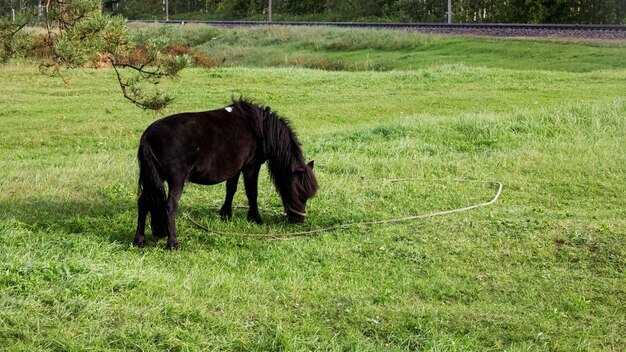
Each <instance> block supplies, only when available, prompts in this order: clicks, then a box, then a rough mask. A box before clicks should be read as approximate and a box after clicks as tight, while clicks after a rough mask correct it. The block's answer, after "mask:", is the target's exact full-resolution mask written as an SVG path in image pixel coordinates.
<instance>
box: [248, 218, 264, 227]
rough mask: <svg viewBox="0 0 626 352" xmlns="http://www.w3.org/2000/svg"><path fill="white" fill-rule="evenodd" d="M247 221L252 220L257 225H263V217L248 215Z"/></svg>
mask: <svg viewBox="0 0 626 352" xmlns="http://www.w3.org/2000/svg"><path fill="white" fill-rule="evenodd" d="M248 221H249V222H253V223H255V224H257V225H263V219H261V217H260V216H253V217H248Z"/></svg>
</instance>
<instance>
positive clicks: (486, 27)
mask: <svg viewBox="0 0 626 352" xmlns="http://www.w3.org/2000/svg"><path fill="white" fill-rule="evenodd" d="M128 22H130V23H133V22H135V23H164V24H178V25H184V24H189V23H196V24H206V25H212V26H220V27H244V26H267V25H279V26H334V27H358V28H387V29H404V30H412V31H417V32H426V33H441V34H459V35H484V36H498V37H553V38H572V39H575V38H580V39H605V40H626V25H591V24H501V23H453V24H444V23H384V22H297V21H273V22H268V21H197V20H196V21H192V20H189V21H187V20H169V21H165V20H129V21H128Z"/></svg>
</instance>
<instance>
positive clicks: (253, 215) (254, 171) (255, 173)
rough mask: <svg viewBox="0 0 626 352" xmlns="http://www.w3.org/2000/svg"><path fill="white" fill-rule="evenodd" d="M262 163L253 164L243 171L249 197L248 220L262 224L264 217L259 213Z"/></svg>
mask: <svg viewBox="0 0 626 352" xmlns="http://www.w3.org/2000/svg"><path fill="white" fill-rule="evenodd" d="M260 169H261V165H258V166H253V167H251V168H250V169H248V170H244V172H243V181H244V185H245V187H246V196H247V197H248V207H249V208H248V221H250V222H254V223H257V224H259V225H261V224H262V223H263V219H261V215H260V214H259V206H258V204H257V196H258V181H259V170H260Z"/></svg>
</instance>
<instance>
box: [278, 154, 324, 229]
mask: <svg viewBox="0 0 626 352" xmlns="http://www.w3.org/2000/svg"><path fill="white" fill-rule="evenodd" d="M315 192H317V180H316V179H315V174H313V161H311V162H310V163H308V164H304V163H301V164H298V165H296V166H295V167H294V169H293V170H292V177H291V185H290V193H291V194H290V196H288V197H283V205H284V206H285V213H286V214H287V220H289V222H291V223H297V224H300V223H303V222H304V219H305V218H306V203H307V201H308V200H309V199H311V198H313V196H315Z"/></svg>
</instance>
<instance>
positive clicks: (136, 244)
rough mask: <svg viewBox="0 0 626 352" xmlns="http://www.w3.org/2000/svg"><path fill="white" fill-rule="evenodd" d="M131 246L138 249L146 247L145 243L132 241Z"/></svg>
mask: <svg viewBox="0 0 626 352" xmlns="http://www.w3.org/2000/svg"><path fill="white" fill-rule="evenodd" d="M133 246H135V247H139V248H144V247H145V246H146V241H138V240H134V241H133Z"/></svg>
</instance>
